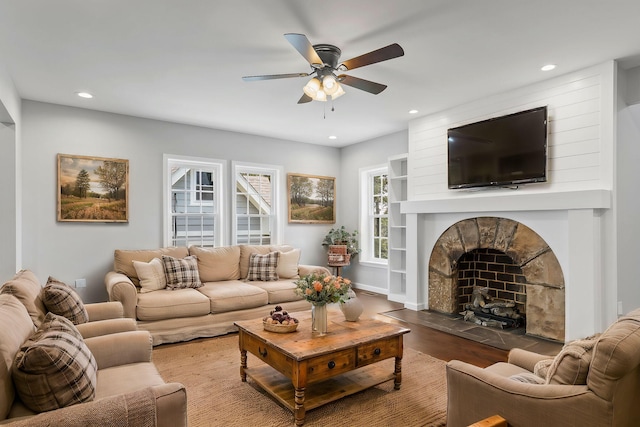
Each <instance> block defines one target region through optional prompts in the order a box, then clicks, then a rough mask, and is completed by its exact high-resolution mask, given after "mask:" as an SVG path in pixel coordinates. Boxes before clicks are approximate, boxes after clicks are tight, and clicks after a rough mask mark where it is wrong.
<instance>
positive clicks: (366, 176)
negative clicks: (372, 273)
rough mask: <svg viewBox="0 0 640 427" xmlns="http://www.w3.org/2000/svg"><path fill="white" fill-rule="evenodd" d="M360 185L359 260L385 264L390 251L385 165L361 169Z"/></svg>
mask: <svg viewBox="0 0 640 427" xmlns="http://www.w3.org/2000/svg"><path fill="white" fill-rule="evenodd" d="M360 189H361V191H360V193H361V209H360V212H361V217H360V230H361V232H360V235H361V238H362V242H361V243H362V258H361V262H370V263H376V264H384V265H386V263H387V259H388V251H389V243H388V241H389V237H388V236H389V234H388V221H389V200H388V172H387V166H386V165H385V166H376V167H371V168H364V169H361V170H360Z"/></svg>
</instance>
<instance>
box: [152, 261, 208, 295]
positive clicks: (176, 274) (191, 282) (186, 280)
mask: <svg viewBox="0 0 640 427" xmlns="http://www.w3.org/2000/svg"><path fill="white" fill-rule="evenodd" d="M162 262H163V264H164V275H165V276H166V278H167V288H168V289H183V288H199V287H200V286H202V282H201V281H200V273H199V272H198V259H197V258H196V257H195V256H193V255H189V256H186V257H184V258H182V259H179V258H174V257H171V256H167V255H162Z"/></svg>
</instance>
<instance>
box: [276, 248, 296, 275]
mask: <svg viewBox="0 0 640 427" xmlns="http://www.w3.org/2000/svg"><path fill="white" fill-rule="evenodd" d="M299 261H300V249H293V250H290V251H288V252H280V258H279V259H278V266H277V267H276V273H277V274H278V277H279V278H281V279H298V278H299V277H300V276H298V262H299Z"/></svg>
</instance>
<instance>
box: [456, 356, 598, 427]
mask: <svg viewBox="0 0 640 427" xmlns="http://www.w3.org/2000/svg"><path fill="white" fill-rule="evenodd" d="M446 375H447V426H451V427H456V426H468V425H469V424H472V423H474V422H476V421H478V420H480V419H483V418H486V417H490V416H492V415H496V414H498V415H500V416H502V417H504V418H506V419H507V420H508V421H509V424H510V425H604V424H606V423H604V424H599V423H598V422H595V423H593V421H602V420H603V417H606V414H607V413H608V412H609V411H610V408H609V407H608V403H607V402H605V401H604V400H602V399H600V398H599V397H597V396H596V395H595V394H594V393H593V392H591V391H590V390H589V388H588V387H587V386H586V385H579V386H578V385H555V384H529V383H523V382H520V381H516V380H513V379H510V378H508V377H505V376H502V375H500V374H498V373H495V372H492V371H491V370H487V369H482V368H479V367H477V366H474V365H470V364H468V363H465V362H461V361H459V360H452V361H450V362H448V363H447V366H446Z"/></svg>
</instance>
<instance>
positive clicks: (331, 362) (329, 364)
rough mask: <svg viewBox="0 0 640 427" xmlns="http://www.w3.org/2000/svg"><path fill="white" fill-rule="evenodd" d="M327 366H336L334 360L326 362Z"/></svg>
mask: <svg viewBox="0 0 640 427" xmlns="http://www.w3.org/2000/svg"><path fill="white" fill-rule="evenodd" d="M327 366H328V367H329V369H333V368H335V367H336V362H334V361H333V360H332V361H330V362H329V363H328V364H327Z"/></svg>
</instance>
